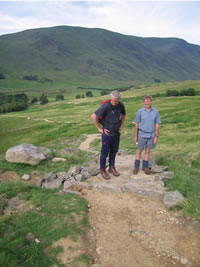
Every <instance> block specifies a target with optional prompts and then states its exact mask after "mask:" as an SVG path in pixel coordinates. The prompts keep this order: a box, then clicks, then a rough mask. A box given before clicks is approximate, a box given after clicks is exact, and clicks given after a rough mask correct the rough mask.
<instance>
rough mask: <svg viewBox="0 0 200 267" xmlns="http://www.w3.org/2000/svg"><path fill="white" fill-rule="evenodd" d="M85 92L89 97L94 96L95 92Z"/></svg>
mask: <svg viewBox="0 0 200 267" xmlns="http://www.w3.org/2000/svg"><path fill="white" fill-rule="evenodd" d="M85 94H86V96H87V97H93V93H92V92H91V91H87V92H86V93H85Z"/></svg>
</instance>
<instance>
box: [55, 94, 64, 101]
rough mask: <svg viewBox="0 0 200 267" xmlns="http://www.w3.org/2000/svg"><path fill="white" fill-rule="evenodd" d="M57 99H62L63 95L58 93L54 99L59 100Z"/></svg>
mask: <svg viewBox="0 0 200 267" xmlns="http://www.w3.org/2000/svg"><path fill="white" fill-rule="evenodd" d="M59 100H64V95H63V94H58V95H57V96H56V101H59Z"/></svg>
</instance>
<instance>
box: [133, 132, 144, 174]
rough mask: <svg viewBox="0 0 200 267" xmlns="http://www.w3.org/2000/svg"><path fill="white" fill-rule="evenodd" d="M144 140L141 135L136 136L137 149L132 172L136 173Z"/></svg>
mask: <svg viewBox="0 0 200 267" xmlns="http://www.w3.org/2000/svg"><path fill="white" fill-rule="evenodd" d="M145 141H146V140H145V139H144V138H142V137H139V138H138V149H137V151H136V157H135V163H134V169H133V174H137V173H138V172H139V168H140V158H141V154H142V150H143V149H144V145H145Z"/></svg>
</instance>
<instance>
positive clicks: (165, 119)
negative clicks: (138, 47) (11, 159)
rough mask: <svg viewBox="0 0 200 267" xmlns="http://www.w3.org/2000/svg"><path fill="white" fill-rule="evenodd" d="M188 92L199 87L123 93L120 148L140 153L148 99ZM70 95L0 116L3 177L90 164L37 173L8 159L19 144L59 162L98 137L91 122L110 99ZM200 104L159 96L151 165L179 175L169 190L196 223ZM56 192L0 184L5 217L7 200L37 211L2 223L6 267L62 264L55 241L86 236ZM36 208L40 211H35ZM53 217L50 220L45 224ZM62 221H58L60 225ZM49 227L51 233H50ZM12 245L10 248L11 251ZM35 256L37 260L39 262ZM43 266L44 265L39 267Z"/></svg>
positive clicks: (73, 158) (73, 160)
mask: <svg viewBox="0 0 200 267" xmlns="http://www.w3.org/2000/svg"><path fill="white" fill-rule="evenodd" d="M96 87H97V86H96ZM190 87H192V88H195V89H196V90H197V91H199V89H200V81H185V82H176V83H175V82H174V83H166V84H159V85H151V86H148V87H147V86H140V89H136V88H135V87H134V88H132V89H130V90H128V91H126V92H123V93H122V102H123V103H124V104H125V107H126V112H127V115H126V121H125V125H124V130H123V132H122V134H121V142H120V149H128V151H129V153H131V154H135V152H136V146H135V145H134V143H133V134H134V124H133V120H134V119H135V116H136V113H137V111H138V109H140V108H142V107H143V96H144V95H153V94H156V93H161V94H162V95H164V93H165V92H166V90H167V89H172V88H174V89H176V90H181V89H188V88H190ZM73 94H74V93H72V94H70V93H69V95H68V99H65V100H64V101H62V102H56V101H55V100H54V99H53V98H52V99H51V101H50V102H49V103H48V104H47V105H44V106H42V105H39V106H31V107H30V108H29V109H28V110H26V111H21V112H14V113H8V114H1V115H0V140H1V143H0V170H1V171H16V172H17V173H18V174H19V175H20V176H21V175H23V174H24V173H32V172H34V171H37V172H38V173H40V174H45V173H48V172H51V171H52V172H58V171H67V170H68V169H69V168H70V166H72V165H82V164H83V163H84V162H85V161H88V160H91V159H92V158H93V154H92V153H86V152H78V153H75V154H73V155H66V156H64V157H65V158H66V159H67V162H64V163H63V162H57V163H53V162H51V160H47V161H44V162H42V163H41V164H39V165H38V166H29V165H25V164H15V163H8V162H7V161H6V160H5V152H6V150H7V149H8V148H9V147H11V146H14V145H18V144H21V143H32V144H34V145H38V146H46V147H48V148H50V149H53V150H54V152H53V155H54V156H58V157H60V156H62V155H61V154H60V150H61V149H63V148H78V147H79V145H80V143H81V142H83V140H85V138H86V137H85V134H93V133H97V130H96V128H95V126H94V125H93V123H92V121H91V114H92V113H93V112H94V111H95V110H96V109H97V108H98V107H99V106H100V104H101V100H102V99H107V98H108V96H101V97H100V96H95V97H92V98H90V99H88V98H85V99H74V95H73ZM199 103H200V95H197V96H194V97H164V96H162V97H156V98H155V99H154V100H153V106H154V107H155V108H157V109H158V110H159V112H160V115H161V121H162V124H161V126H160V134H159V142H158V145H157V147H156V149H155V150H154V151H152V153H151V158H155V159H156V161H157V162H158V163H159V164H161V165H167V166H169V170H172V171H174V173H175V174H174V177H173V179H172V180H171V181H169V182H168V184H167V189H168V190H179V191H180V192H181V193H182V194H183V195H184V197H185V201H184V203H183V205H182V206H181V207H179V208H181V210H182V212H183V214H184V215H185V216H187V217H190V218H193V219H194V220H197V221H200V209H199V207H200V193H199V192H200V179H199V177H200V160H199V154H198V153H199V146H198V144H199V142H200V124H199V121H200V108H199ZM91 146H92V147H93V148H95V150H97V151H100V147H101V142H100V141H99V140H94V141H93V143H92V145H91ZM62 157H63V156H62ZM130 168H132V166H130ZM55 192H56V191H48V190H43V189H42V190H41V189H39V188H35V187H32V186H27V185H22V184H12V186H11V185H9V184H7V183H6V184H5V183H1V184H0V203H1V205H0V214H3V213H4V211H5V206H6V202H7V199H8V198H11V197H14V196H18V197H20V199H23V201H26V202H27V203H32V204H31V205H33V209H31V210H29V211H25V212H24V213H23V215H20V216H19V217H17V218H15V217H14V215H13V214H9V215H8V216H5V214H4V215H3V216H1V220H0V223H1V228H0V229H1V231H2V237H3V238H2V240H1V242H2V243H0V244H1V245H2V246H3V247H4V249H3V250H0V251H1V254H0V255H1V258H0V260H1V261H2V262H4V263H5V264H4V265H5V266H25V265H27V266H29V265H30V266H32V265H33V266H52V265H53V264H54V263H55V264H59V263H58V260H57V259H56V256H57V255H58V253H59V251H60V250H61V248H57V249H53V250H52V248H50V247H51V244H52V242H54V241H56V240H58V239H59V238H60V237H61V236H69V237H70V238H75V236H77V235H80V234H81V235H82V231H83V229H84V226H83V225H82V226H80V225H79V226H76V225H75V226H72V227H71V225H72V224H73V218H71V217H72V216H71V213H70V212H71V210H73V212H75V213H77V214H79V212H80V210H78V209H74V207H72V206H73V205H74V204H73V205H72V206H71V204H70V203H71V200H70V201H68V199H67V198H68V197H69V196H68V197H67V196H57V195H56V193H55ZM2 196H3V198H2ZM70 198H73V200H72V203H74V198H75V197H72V196H70ZM75 199H76V198H75ZM54 201H55V203H57V204H58V205H57V206H56V205H54ZM57 201H58V202H57ZM78 201H81V203H82V204H81V203H79V204H78V205H80V207H81V205H85V204H84V201H83V200H80V199H79V200H78ZM42 203H43V204H42ZM44 203H45V205H44ZM60 203H65V207H66V209H67V211H66V213H65V212H64V213H63V212H62V207H63V206H62V205H64V204H60ZM50 204H51V205H50ZM51 206H52V208H51ZM37 207H38V208H39V210H37ZM80 209H82V208H80ZM54 212H55V214H56V215H55V216H54ZM62 213H63V214H62ZM42 214H45V215H46V216H43V215H42ZM60 214H61V215H60ZM64 214H67V218H66V219H65V218H63V217H62V216H64ZM49 217H50V219H49V220H46V218H49ZM2 218H3V219H2ZM2 220H3V221H2ZM59 220H61V223H60V221H59ZM40 221H41V228H42V229H43V232H42V231H41V230H39V229H38V227H39V226H38V224H39V223H38V222H40ZM83 221H84V223H86V225H87V213H85V215H84V220H83ZM31 222H33V223H31ZM62 223H69V228H70V229H71V230H70V229H68V230H66V232H65V231H64V232H63V230H62V229H61V228H60V227H59V225H62ZM84 223H83V224H84ZM15 225H16V226H15ZM52 225H54V227H55V226H56V227H58V229H57V230H56V231H52V230H51V229H52V228H51V227H52ZM19 226H20V227H19ZM48 227H49V228H50V231H49V233H47V231H46V229H47V228H48ZM74 227H75V228H74ZM86 228H87V227H86ZM31 231H32V232H33V233H34V235H35V236H36V237H37V238H38V239H39V240H40V239H41V240H46V241H42V242H40V243H39V244H36V243H34V242H30V241H27V240H26V238H25V237H26V235H27V233H28V232H31ZM68 231H70V233H69V232H68ZM8 233H13V234H8ZM83 236H84V234H83ZM14 237H15V238H14ZM4 239H5V240H4ZM15 240H16V241H15ZM43 242H44V244H46V248H47V249H44V246H43V245H44V244H43ZM7 244H11V245H10V246H8V245H7ZM38 248H39V249H38ZM18 250H19V257H20V259H19V258H18V253H16V251H18ZM22 250H24V255H22ZM30 251H32V252H30ZM44 254H45V255H44ZM10 255H12V258H10V257H11V256H10ZM36 255H38V258H37V259H36ZM38 260H39V261H41V262H40V263H38ZM79 260H80V261H82V262H85V263H87V264H88V262H89V258H88V256H87V255H85V254H84V255H81V256H80V257H78V258H77V259H74V261H73V263H72V264H73V265H72V266H78V265H79ZM26 261H27V262H26ZM31 263H32V265H31ZM23 264H24V265H23ZM34 264H35V265H34ZM38 264H39V265H38Z"/></svg>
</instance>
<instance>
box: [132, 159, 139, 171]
mask: <svg viewBox="0 0 200 267" xmlns="http://www.w3.org/2000/svg"><path fill="white" fill-rule="evenodd" d="M139 168H140V160H139V159H136V160H135V164H134V169H133V174H138V172H139Z"/></svg>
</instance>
